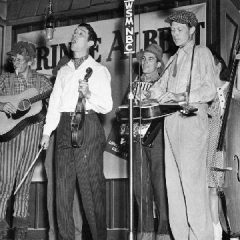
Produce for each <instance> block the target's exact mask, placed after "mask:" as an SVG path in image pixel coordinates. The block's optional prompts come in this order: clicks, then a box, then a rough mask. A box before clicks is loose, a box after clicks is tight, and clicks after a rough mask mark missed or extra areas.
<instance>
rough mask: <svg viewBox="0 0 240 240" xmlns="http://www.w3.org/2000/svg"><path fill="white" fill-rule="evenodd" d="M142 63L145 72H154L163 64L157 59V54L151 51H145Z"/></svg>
mask: <svg viewBox="0 0 240 240" xmlns="http://www.w3.org/2000/svg"><path fill="white" fill-rule="evenodd" d="M141 64H142V70H143V73H152V72H154V71H155V70H156V69H157V68H158V67H160V65H161V64H160V62H158V61H157V58H156V56H155V54H153V53H151V52H144V54H143V56H142V59H141Z"/></svg>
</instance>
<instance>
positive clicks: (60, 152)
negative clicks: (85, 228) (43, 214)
mask: <svg viewBox="0 0 240 240" xmlns="http://www.w3.org/2000/svg"><path fill="white" fill-rule="evenodd" d="M70 121H71V117H70V115H69V113H62V116H61V120H60V123H59V126H58V128H57V134H56V159H55V166H56V204H57V222H58V230H59V237H58V240H74V238H75V236H74V235H75V234H74V232H75V228H74V220H73V213H72V209H73V199H74V190H75V184H76V180H77V182H78V186H79V189H80V195H81V200H82V204H83V210H84V213H85V216H86V219H87V221H88V225H89V227H90V231H91V234H92V238H93V240H106V239H107V230H106V183H105V178H104V175H103V151H104V147H105V144H106V139H105V133H104V129H103V127H102V125H101V123H100V121H99V119H98V116H97V115H96V114H95V113H94V114H88V115H86V116H85V121H84V125H83V128H82V130H81V131H80V133H81V136H80V138H82V137H83V139H84V141H83V145H82V146H81V147H80V148H73V147H72V146H71V129H70Z"/></svg>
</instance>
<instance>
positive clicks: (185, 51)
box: [178, 40, 194, 54]
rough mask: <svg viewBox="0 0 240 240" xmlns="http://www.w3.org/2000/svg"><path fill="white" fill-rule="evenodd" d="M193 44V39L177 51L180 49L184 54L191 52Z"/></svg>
mask: <svg viewBox="0 0 240 240" xmlns="http://www.w3.org/2000/svg"><path fill="white" fill-rule="evenodd" d="M193 46H194V41H193V40H190V41H189V42H188V43H187V44H186V45H185V46H184V47H182V48H179V49H178V52H180V51H181V52H184V53H185V54H189V53H192V49H193Z"/></svg>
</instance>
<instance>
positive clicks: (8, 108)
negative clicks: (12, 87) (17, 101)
mask: <svg viewBox="0 0 240 240" xmlns="http://www.w3.org/2000/svg"><path fill="white" fill-rule="evenodd" d="M0 111H2V112H5V113H6V114H10V115H11V114H13V113H16V111H17V109H16V108H15V107H14V106H13V105H12V104H11V103H10V102H7V103H0Z"/></svg>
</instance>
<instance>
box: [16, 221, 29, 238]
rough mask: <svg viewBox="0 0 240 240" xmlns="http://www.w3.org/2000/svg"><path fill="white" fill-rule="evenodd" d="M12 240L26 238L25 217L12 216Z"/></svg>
mask: <svg viewBox="0 0 240 240" xmlns="http://www.w3.org/2000/svg"><path fill="white" fill-rule="evenodd" d="M13 228H14V240H26V239H27V232H28V220H27V218H21V217H14V218H13Z"/></svg>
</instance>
